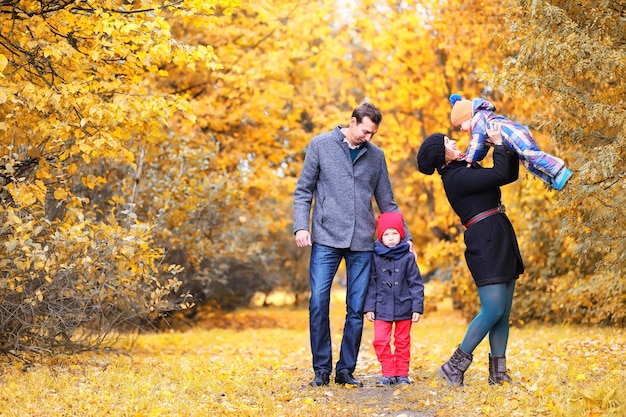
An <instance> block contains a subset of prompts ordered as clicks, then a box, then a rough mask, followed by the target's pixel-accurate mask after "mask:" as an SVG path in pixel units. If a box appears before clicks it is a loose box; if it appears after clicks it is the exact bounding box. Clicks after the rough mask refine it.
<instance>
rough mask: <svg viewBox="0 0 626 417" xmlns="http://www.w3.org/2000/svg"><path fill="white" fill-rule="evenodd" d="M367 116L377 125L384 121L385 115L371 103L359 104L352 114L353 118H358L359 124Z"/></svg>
mask: <svg viewBox="0 0 626 417" xmlns="http://www.w3.org/2000/svg"><path fill="white" fill-rule="evenodd" d="M366 116H367V117H369V118H370V120H371V121H372V122H374V123H375V124H376V125H379V124H380V122H382V121H383V115H382V114H380V110H378V108H377V107H376V106H374V105H373V104H372V103H369V102H363V103H361V104H359V105H358V106H357V107H356V108H355V109H354V111H353V112H352V117H354V118H356V121H357V123H361V122H362V121H363V118H364V117H366Z"/></svg>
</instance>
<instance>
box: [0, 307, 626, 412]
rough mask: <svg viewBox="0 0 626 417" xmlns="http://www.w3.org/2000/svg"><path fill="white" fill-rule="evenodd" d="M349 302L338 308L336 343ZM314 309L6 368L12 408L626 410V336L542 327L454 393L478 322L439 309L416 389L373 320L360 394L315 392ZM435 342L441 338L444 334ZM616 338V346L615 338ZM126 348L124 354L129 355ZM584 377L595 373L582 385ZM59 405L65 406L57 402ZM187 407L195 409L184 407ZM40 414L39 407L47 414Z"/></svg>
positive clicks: (219, 319) (418, 342) (414, 363)
mask: <svg viewBox="0 0 626 417" xmlns="http://www.w3.org/2000/svg"><path fill="white" fill-rule="evenodd" d="M344 307H345V306H344V305H343V304H341V303H336V304H335V303H333V304H332V306H331V331H332V337H333V340H336V338H340V334H341V330H342V324H343V319H344V316H345V314H344V312H343V311H344ZM307 314H308V312H307V310H306V309H300V308H295V309H294V308H291V309H284V308H282V309H275V308H273V309H267V308H264V309H262V310H247V309H246V310H241V311H239V312H237V313H230V314H224V315H216V316H215V317H212V318H209V319H207V320H206V321H205V322H203V323H202V325H201V326H199V327H197V328H193V329H190V330H188V331H176V330H171V331H169V332H166V333H161V334H145V335H142V336H140V337H138V338H136V339H132V340H128V339H126V338H122V339H120V340H119V341H118V343H117V344H116V345H115V348H116V349H115V350H109V351H100V352H85V353H81V354H77V355H71V356H66V355H55V356H50V357H44V358H43V359H42V361H41V362H40V363H37V364H29V363H25V362H21V361H13V363H11V361H10V360H9V361H4V362H3V363H2V365H1V366H0V372H1V373H2V375H3V384H2V386H1V387H0V410H2V413H3V414H7V415H12V414H11V411H10V410H19V412H18V413H14V414H15V415H17V414H20V415H22V414H41V415H46V416H50V417H54V416H61V415H67V414H85V415H141V416H148V415H164V416H172V417H176V416H181V417H182V416H189V415H216V416H217V415H231V416H257V415H263V416H268V417H278V416H301V417H323V416H327V415H333V414H341V415H355V416H356V415H363V414H364V413H366V414H367V415H398V416H399V415H402V414H405V415H429V416H430V415H442V416H461V415H462V416H466V417H479V416H480V417H482V416H485V415H494V416H495V415H498V416H500V415H511V416H514V415H520V416H536V417H540V416H541V417H543V416H548V415H549V416H575V415H585V416H590V415H598V416H599V415H602V416H605V417H618V416H621V415H623V411H624V409H625V406H626V389H625V387H626V375H625V374H624V372H625V371H626V370H625V368H624V364H623V354H624V349H625V348H626V334H624V331H623V329H589V328H584V327H583V328H581V327H577V326H543V325H531V326H528V327H525V328H521V329H514V330H513V331H512V333H511V338H510V343H509V346H510V349H509V353H508V357H507V368H508V373H509V374H510V375H511V377H512V378H513V381H514V382H513V383H512V384H506V385H505V386H491V385H489V384H488V382H487V376H488V370H487V362H488V354H489V349H488V346H487V344H486V343H482V344H481V345H479V346H478V348H477V349H476V351H475V355H474V362H473V363H472V365H471V366H470V368H469V370H468V371H467V372H466V374H465V381H466V386H465V387H463V388H462V389H459V388H451V387H449V386H448V385H447V383H445V381H443V380H442V379H441V378H440V377H439V376H437V375H436V374H435V371H436V369H437V368H438V367H439V366H440V365H441V363H442V362H443V361H445V360H446V359H448V357H449V355H450V354H451V353H452V351H453V350H454V347H455V346H456V345H457V344H458V342H459V340H460V338H461V337H462V335H463V332H464V330H465V328H466V325H467V324H466V323H465V322H464V321H462V320H460V319H459V317H458V316H454V315H449V313H447V314H446V315H442V314H437V313H427V314H425V315H424V316H423V318H422V320H421V321H420V322H419V323H418V324H416V325H414V326H413V328H412V330H411V336H412V340H411V368H410V373H409V376H410V378H411V380H412V384H411V385H410V386H409V387H407V388H406V389H397V388H396V387H392V388H389V389H387V388H378V387H376V386H375V383H376V381H377V380H378V378H379V377H380V364H379V362H378V360H377V358H376V355H375V352H374V349H373V348H372V345H371V343H372V339H373V325H372V324H371V323H369V322H366V325H365V330H364V334H363V341H362V346H361V350H360V352H359V360H358V362H357V368H356V369H355V377H357V378H359V379H361V380H362V381H364V383H365V386H364V387H363V388H360V389H348V388H345V387H342V386H339V385H336V384H334V383H332V382H331V384H330V385H329V386H327V387H324V388H322V389H319V388H311V387H308V382H309V381H310V380H311V379H312V376H313V372H312V370H311V369H310V350H309V349H310V347H309V344H308V328H307ZM434 335H435V336H434ZM607 341H610V342H607ZM119 349H124V350H123V352H125V354H124V355H120V354H119V353H120V350H119ZM581 375H584V378H581ZM51 404H54V406H51ZM181 404H184V407H181ZM36 410H39V411H38V412H36Z"/></svg>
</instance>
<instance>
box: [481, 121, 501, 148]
mask: <svg viewBox="0 0 626 417" xmlns="http://www.w3.org/2000/svg"><path fill="white" fill-rule="evenodd" d="M487 135H488V136H489V138H488V139H487V140H486V141H485V143H487V144H489V145H492V146H495V145H502V126H500V124H490V125H488V126H487Z"/></svg>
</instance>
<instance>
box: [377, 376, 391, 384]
mask: <svg viewBox="0 0 626 417" xmlns="http://www.w3.org/2000/svg"><path fill="white" fill-rule="evenodd" d="M395 383H396V378H395V377H393V376H383V377H382V378H380V380H379V381H378V382H377V383H376V386H377V387H388V386H390V385H393V384H395Z"/></svg>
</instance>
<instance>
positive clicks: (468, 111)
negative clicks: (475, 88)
mask: <svg viewBox="0 0 626 417" xmlns="http://www.w3.org/2000/svg"><path fill="white" fill-rule="evenodd" d="M450 103H452V111H451V112H450V121H451V122H452V125H453V126H455V127H459V126H461V123H463V122H464V121H466V120H469V119H471V118H472V116H473V114H472V102H471V101H470V100H466V99H464V98H463V97H461V96H460V95H459V94H452V95H451V96H450Z"/></svg>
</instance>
